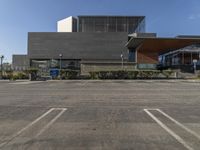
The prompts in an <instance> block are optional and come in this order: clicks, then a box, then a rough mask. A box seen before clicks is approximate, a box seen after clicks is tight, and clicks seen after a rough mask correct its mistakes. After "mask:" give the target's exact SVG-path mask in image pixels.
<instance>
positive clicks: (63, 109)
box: [35, 108, 67, 138]
mask: <svg viewBox="0 0 200 150" xmlns="http://www.w3.org/2000/svg"><path fill="white" fill-rule="evenodd" d="M57 110H61V112H60V113H59V114H58V115H57V116H55V117H54V118H53V119H52V120H51V121H50V122H49V123H48V124H47V125H46V126H44V127H43V128H42V129H41V130H40V132H39V133H38V134H37V135H36V136H35V138H37V137H38V136H40V135H41V134H42V133H43V132H45V131H46V130H47V129H48V128H49V127H50V126H51V125H52V124H53V123H54V122H56V120H57V119H58V118H59V117H60V116H61V115H62V114H63V113H64V112H65V111H66V110H67V109H66V108H62V109H57Z"/></svg>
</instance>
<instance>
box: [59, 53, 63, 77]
mask: <svg viewBox="0 0 200 150" xmlns="http://www.w3.org/2000/svg"><path fill="white" fill-rule="evenodd" d="M62 56H63V55H62V54H59V57H60V80H61V70H62Z"/></svg>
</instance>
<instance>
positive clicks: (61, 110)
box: [0, 108, 67, 148]
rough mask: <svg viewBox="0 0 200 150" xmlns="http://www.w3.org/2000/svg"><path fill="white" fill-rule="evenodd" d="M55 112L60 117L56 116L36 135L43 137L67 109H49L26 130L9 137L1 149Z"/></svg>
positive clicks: (0, 144)
mask: <svg viewBox="0 0 200 150" xmlns="http://www.w3.org/2000/svg"><path fill="white" fill-rule="evenodd" d="M54 110H59V111H60V113H59V114H58V115H56V117H54V118H53V119H52V120H51V121H49V123H47V125H45V126H44V127H43V128H42V129H40V131H39V133H38V134H37V135H36V137H38V136H39V135H41V134H42V133H43V132H44V131H46V130H47V129H48V128H49V127H50V126H51V125H52V124H53V123H54V122H55V121H56V120H57V119H58V118H59V117H60V116H61V115H62V114H63V113H64V112H65V111H66V110H67V108H51V109H49V110H48V111H47V112H45V113H44V114H42V115H41V116H39V117H38V118H36V119H35V120H34V121H32V122H31V123H29V124H28V125H27V126H25V127H24V128H22V129H21V130H20V131H18V132H16V133H15V134H13V135H12V136H11V137H9V138H8V139H6V141H5V142H3V143H0V148H2V147H4V146H5V145H7V144H8V143H9V142H11V141H12V140H14V139H15V138H17V137H18V136H20V135H21V134H22V133H23V132H25V131H27V130H28V129H29V128H31V127H32V126H34V125H35V124H36V123H38V122H39V121H41V120H42V119H43V118H45V117H46V116H47V115H49V114H50V113H51V112H53V111H54Z"/></svg>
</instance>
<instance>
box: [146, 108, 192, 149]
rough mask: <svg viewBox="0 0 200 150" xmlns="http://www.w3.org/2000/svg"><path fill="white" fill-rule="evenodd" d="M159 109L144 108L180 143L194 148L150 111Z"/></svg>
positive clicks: (188, 147)
mask: <svg viewBox="0 0 200 150" xmlns="http://www.w3.org/2000/svg"><path fill="white" fill-rule="evenodd" d="M151 110H156V111H158V109H144V111H145V112H146V113H147V114H148V115H149V116H150V117H151V118H152V119H153V120H154V121H155V122H156V123H157V124H158V125H160V126H161V127H162V128H163V129H164V130H165V131H167V132H168V133H169V134H170V135H171V136H172V137H174V138H175V139H176V140H177V141H178V142H179V143H181V144H182V145H183V146H184V147H185V148H187V149H188V150H194V149H193V148H192V147H190V146H189V145H188V144H187V143H186V141H185V140H183V139H182V138H181V137H180V136H179V135H177V134H176V133H175V132H173V131H172V130H171V129H170V128H168V127H167V126H166V125H165V124H164V123H163V122H162V121H160V120H159V119H158V118H157V117H156V116H154V115H153V114H152V113H151V112H150V111H151Z"/></svg>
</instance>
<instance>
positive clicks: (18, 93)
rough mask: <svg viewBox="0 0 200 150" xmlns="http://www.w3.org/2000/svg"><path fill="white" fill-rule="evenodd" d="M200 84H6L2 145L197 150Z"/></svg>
mask: <svg viewBox="0 0 200 150" xmlns="http://www.w3.org/2000/svg"><path fill="white" fill-rule="evenodd" d="M199 147H200V82H196V81H186V80H161V81H159V80H157V81H155V80H133V81H125V80H124V81H123V80H121V81H97V80H96V81H95V80H94V81H92V80H91V81H90V80H83V81H78V80H77V81H42V82H30V81H24V82H22V81H18V82H16V81H13V82H9V81H4V82H2V81H0V149H2V150H199Z"/></svg>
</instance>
